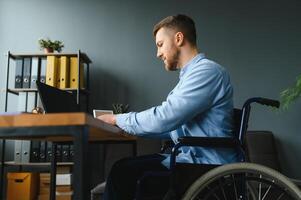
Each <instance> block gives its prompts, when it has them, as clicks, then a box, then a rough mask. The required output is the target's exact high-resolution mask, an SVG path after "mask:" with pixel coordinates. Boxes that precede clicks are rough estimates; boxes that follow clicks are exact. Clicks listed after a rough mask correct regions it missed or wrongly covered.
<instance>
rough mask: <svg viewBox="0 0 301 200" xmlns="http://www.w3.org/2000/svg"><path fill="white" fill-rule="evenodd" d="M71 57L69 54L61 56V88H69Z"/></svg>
mask: <svg viewBox="0 0 301 200" xmlns="http://www.w3.org/2000/svg"><path fill="white" fill-rule="evenodd" d="M69 70H70V65H69V58H68V57H67V56H62V57H61V58H60V65H59V74H60V75H59V81H58V83H59V88H60V89H65V88H69Z"/></svg>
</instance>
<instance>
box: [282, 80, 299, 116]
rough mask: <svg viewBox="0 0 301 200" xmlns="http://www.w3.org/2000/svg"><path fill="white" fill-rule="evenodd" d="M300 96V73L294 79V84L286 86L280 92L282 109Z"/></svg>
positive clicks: (286, 107)
mask: <svg viewBox="0 0 301 200" xmlns="http://www.w3.org/2000/svg"><path fill="white" fill-rule="evenodd" d="M300 96H301V75H299V76H298V77H297V79H296V83H295V85H294V86H292V87H289V88H287V89H286V90H284V91H282V92H281V93H280V98H281V104H280V105H281V107H282V109H283V110H287V109H288V107H289V105H291V104H292V103H293V102H294V101H295V100H296V99H298V98H299V97H300Z"/></svg>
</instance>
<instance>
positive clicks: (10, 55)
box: [5, 50, 92, 112]
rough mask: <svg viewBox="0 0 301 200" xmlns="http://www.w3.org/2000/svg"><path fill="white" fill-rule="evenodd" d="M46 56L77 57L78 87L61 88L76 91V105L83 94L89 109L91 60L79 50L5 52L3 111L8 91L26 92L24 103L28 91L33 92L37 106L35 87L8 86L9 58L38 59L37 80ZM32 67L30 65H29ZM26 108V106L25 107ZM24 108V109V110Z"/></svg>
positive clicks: (16, 93) (14, 92) (6, 108)
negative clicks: (74, 51) (81, 68)
mask: <svg viewBox="0 0 301 200" xmlns="http://www.w3.org/2000/svg"><path fill="white" fill-rule="evenodd" d="M47 56H56V57H62V56H66V57H69V58H70V57H77V60H78V72H79V73H78V80H79V81H78V87H77V88H76V89H70V88H66V89H63V90H65V91H69V92H72V93H76V102H77V104H78V105H80V104H81V95H84V96H85V97H86V111H87V112H88V111H89V88H90V87H89V66H90V64H91V63H92V61H91V60H90V58H89V57H88V56H87V55H86V54H85V53H82V52H81V51H80V50H79V51H78V52H77V53H47V54H44V53H43V54H42V53H38V54H14V53H10V52H8V54H7V57H8V58H7V74H6V78H7V80H6V88H5V112H7V111H8V93H11V94H15V95H19V93H22V92H23V93H26V102H25V103H26V104H25V105H27V103H28V93H35V107H36V106H37V92H38V91H37V89H35V88H14V87H9V77H10V70H11V67H10V64H11V60H17V59H24V58H30V59H33V58H36V59H37V60H38V66H37V67H38V72H37V80H40V79H41V69H42V60H43V59H44V60H46V58H47ZM81 63H82V64H84V65H85V66H84V67H85V69H86V70H85V71H86V72H85V80H86V81H85V82H86V83H85V88H83V89H81V88H80V85H81V83H80V81H81V79H80V76H81V74H80V73H81V70H80V65H81ZM31 64H32V63H31ZM31 67H32V66H31ZM25 109H26V110H27V107H26V108H25ZM26 110H25V111H26Z"/></svg>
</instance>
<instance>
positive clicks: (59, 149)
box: [56, 145, 62, 162]
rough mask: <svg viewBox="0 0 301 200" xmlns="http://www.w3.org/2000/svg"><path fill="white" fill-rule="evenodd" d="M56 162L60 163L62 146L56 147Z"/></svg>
mask: <svg viewBox="0 0 301 200" xmlns="http://www.w3.org/2000/svg"><path fill="white" fill-rule="evenodd" d="M56 161H57V162H61V161H62V145H56Z"/></svg>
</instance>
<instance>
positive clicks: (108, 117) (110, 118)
mask: <svg viewBox="0 0 301 200" xmlns="http://www.w3.org/2000/svg"><path fill="white" fill-rule="evenodd" d="M97 119H99V120H101V121H104V122H105V123H108V124H112V125H116V117H115V115H113V114H104V115H100V116H98V117H97Z"/></svg>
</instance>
